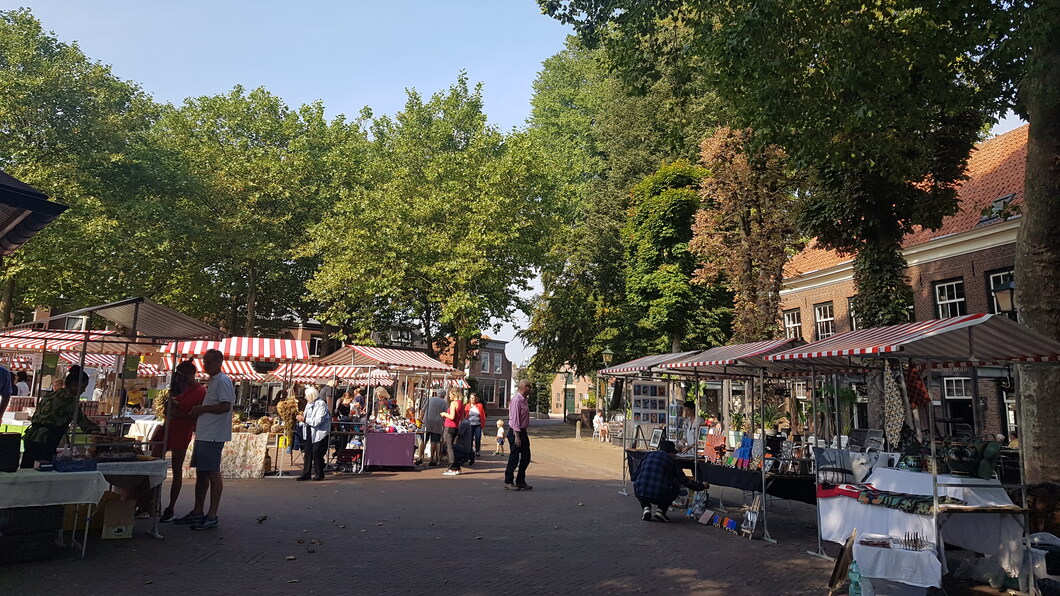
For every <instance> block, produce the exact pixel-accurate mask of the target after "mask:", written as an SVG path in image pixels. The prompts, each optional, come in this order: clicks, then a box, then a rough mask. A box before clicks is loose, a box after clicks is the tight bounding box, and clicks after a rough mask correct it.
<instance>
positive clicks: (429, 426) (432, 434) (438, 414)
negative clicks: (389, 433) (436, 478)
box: [418, 394, 445, 466]
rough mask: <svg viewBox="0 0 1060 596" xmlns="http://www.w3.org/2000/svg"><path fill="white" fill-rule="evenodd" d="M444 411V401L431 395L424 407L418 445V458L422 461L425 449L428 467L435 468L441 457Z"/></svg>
mask: <svg viewBox="0 0 1060 596" xmlns="http://www.w3.org/2000/svg"><path fill="white" fill-rule="evenodd" d="M444 411H445V400H444V399H442V398H441V397H438V396H437V395H433V394H432V395H431V397H430V398H429V399H428V400H427V404H426V406H425V407H424V411H423V417H422V418H421V420H423V430H424V435H423V443H421V444H420V457H419V458H418V459H419V460H420V461H421V462H422V461H423V457H424V455H423V451H424V449H426V451H427V457H428V458H430V465H432V466H437V465H438V460H439V456H440V455H441V450H442V449H441V442H442V431H443V430H445V427H444V424H443V422H444V419H443V418H442V412H444Z"/></svg>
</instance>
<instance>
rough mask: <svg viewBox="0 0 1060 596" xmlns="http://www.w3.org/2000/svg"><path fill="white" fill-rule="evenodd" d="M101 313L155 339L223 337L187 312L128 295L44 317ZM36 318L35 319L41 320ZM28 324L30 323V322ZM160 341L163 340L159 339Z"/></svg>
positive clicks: (129, 330) (130, 331)
mask: <svg viewBox="0 0 1060 596" xmlns="http://www.w3.org/2000/svg"><path fill="white" fill-rule="evenodd" d="M87 315H99V316H101V317H103V318H104V319H107V320H108V321H110V322H111V323H114V324H115V325H118V326H120V327H122V328H124V329H125V330H126V332H127V333H128V334H129V336H130V337H134V336H144V337H146V338H149V339H153V340H163V341H164V340H172V339H220V338H222V337H224V335H225V334H224V333H223V332H221V331H220V330H218V329H215V328H213V327H211V326H209V325H207V324H205V323H203V322H201V321H198V320H196V319H193V318H191V317H189V316H188V315H186V314H184V313H180V312H177V311H175V310H173V309H171V308H167V307H165V306H162V305H161V304H156V303H154V302H151V301H150V300H148V299H147V298H143V297H136V298H127V299H125V300H121V301H119V302H111V303H109V304H101V305H100V306H92V307H89V308H82V309H78V310H75V311H72V312H67V313H62V314H60V315H56V316H54V317H50V318H48V319H45V320H44V321H45V322H46V321H52V320H56V319H66V318H71V317H81V316H87ZM40 322H41V321H35V322H34V323H40ZM27 325H28V324H27ZM159 343H161V342H159Z"/></svg>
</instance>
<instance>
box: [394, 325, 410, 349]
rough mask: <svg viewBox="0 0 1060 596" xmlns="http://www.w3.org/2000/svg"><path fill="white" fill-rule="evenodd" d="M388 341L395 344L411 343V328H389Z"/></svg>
mask: <svg viewBox="0 0 1060 596" xmlns="http://www.w3.org/2000/svg"><path fill="white" fill-rule="evenodd" d="M390 343H392V344H394V345H396V346H408V345H412V330H411V329H391V330H390Z"/></svg>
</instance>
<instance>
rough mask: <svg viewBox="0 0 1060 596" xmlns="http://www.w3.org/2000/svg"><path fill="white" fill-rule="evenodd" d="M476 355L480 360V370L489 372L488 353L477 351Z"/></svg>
mask: <svg viewBox="0 0 1060 596" xmlns="http://www.w3.org/2000/svg"><path fill="white" fill-rule="evenodd" d="M478 357H479V360H480V361H481V362H482V369H481V370H482V372H484V373H489V371H490V353H489V352H479V353H478Z"/></svg>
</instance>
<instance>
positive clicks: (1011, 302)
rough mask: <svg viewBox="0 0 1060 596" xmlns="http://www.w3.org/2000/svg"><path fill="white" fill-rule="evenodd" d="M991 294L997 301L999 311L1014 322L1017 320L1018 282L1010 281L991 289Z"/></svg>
mask: <svg viewBox="0 0 1060 596" xmlns="http://www.w3.org/2000/svg"><path fill="white" fill-rule="evenodd" d="M990 292H991V293H992V294H993V295H994V300H996V301H997V309H998V311H1000V312H1001V314H1004V315H1005V316H1007V317H1008V318H1010V319H1012V320H1013V321H1015V320H1016V282H1014V281H1012V280H1009V281H1006V282H1005V283H1003V284H1001V285H999V286H996V287H994V288H991V290H990Z"/></svg>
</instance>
